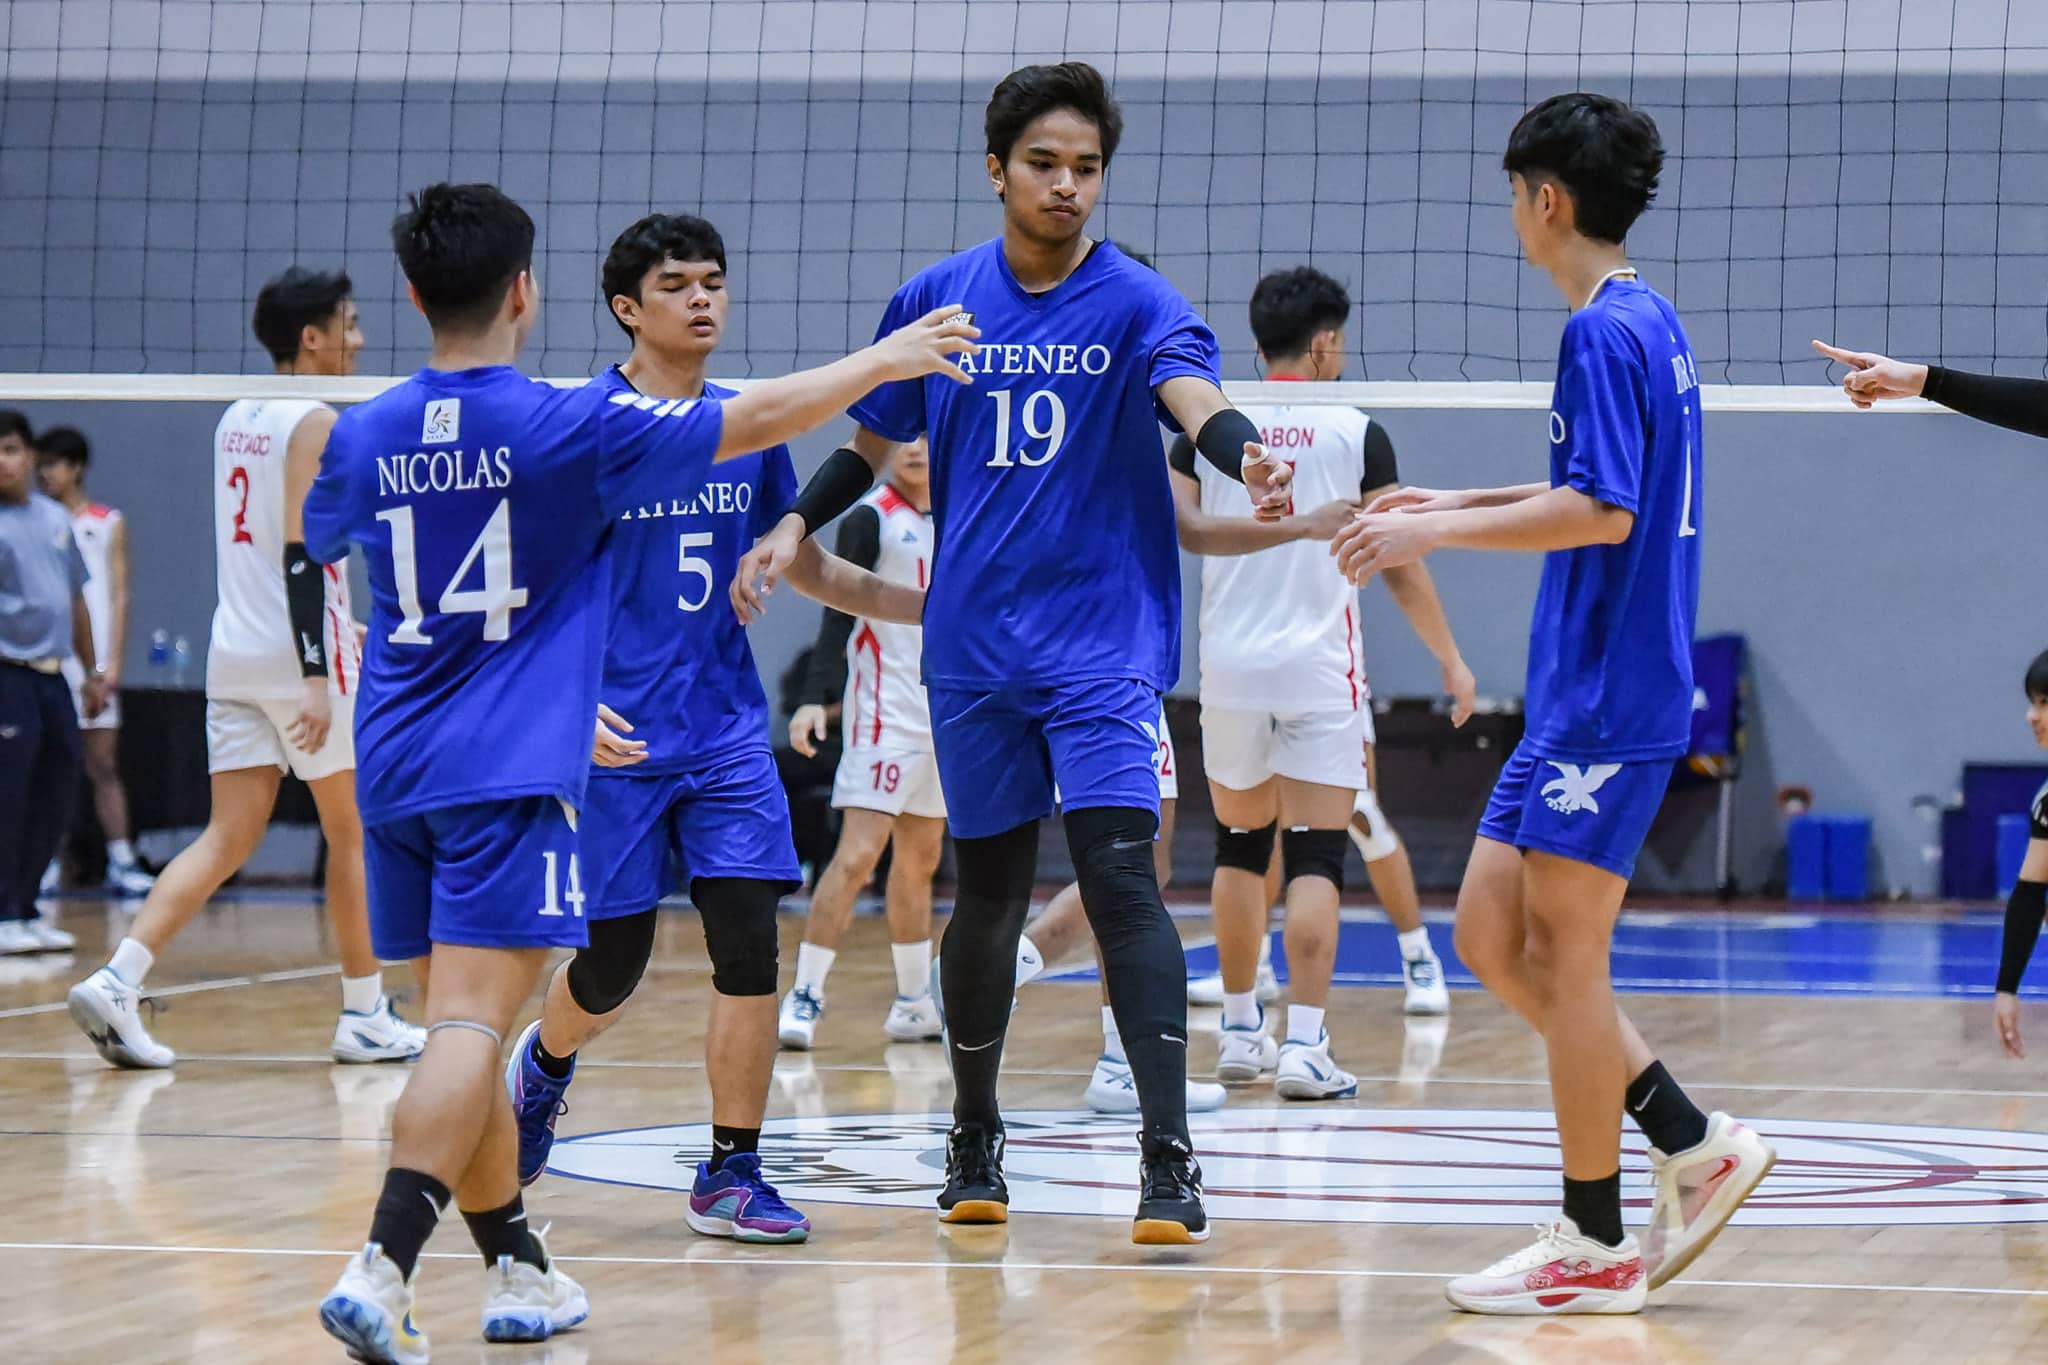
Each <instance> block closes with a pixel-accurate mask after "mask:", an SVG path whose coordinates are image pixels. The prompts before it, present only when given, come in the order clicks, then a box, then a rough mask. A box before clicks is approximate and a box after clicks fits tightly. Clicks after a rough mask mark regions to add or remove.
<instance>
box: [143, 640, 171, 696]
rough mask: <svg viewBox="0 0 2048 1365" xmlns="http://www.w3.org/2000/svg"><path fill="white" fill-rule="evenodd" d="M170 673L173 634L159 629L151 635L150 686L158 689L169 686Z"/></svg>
mask: <svg viewBox="0 0 2048 1365" xmlns="http://www.w3.org/2000/svg"><path fill="white" fill-rule="evenodd" d="M170 671H171V633H170V632H169V631H167V630H163V629H161V628H159V629H157V630H153V631H151V632H150V633H149V670H148V674H147V676H148V678H149V685H150V686H151V687H156V688H162V687H165V686H168V685H169V674H170Z"/></svg>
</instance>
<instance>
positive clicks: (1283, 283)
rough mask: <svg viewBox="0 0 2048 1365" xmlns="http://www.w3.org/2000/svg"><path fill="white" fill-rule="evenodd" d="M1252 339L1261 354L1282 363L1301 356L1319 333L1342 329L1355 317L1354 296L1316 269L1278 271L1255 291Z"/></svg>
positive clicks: (1253, 292)
mask: <svg viewBox="0 0 2048 1365" xmlns="http://www.w3.org/2000/svg"><path fill="white" fill-rule="evenodd" d="M1251 313H1252V340H1254V341H1256V342H1258V343H1259V352H1260V354H1262V355H1265V356H1266V357H1268V358H1269V359H1274V360H1279V359H1283V358H1292V357H1294V356H1298V355H1301V354H1302V353H1303V352H1305V351H1307V350H1308V347H1309V343H1310V342H1311V341H1313V340H1315V335H1316V333H1317V332H1326V331H1329V330H1330V329H1332V328H1335V327H1342V326H1343V325H1344V323H1345V321H1346V320H1347V319H1348V318H1350V316H1351V295H1350V294H1348V293H1347V292H1345V289H1344V286H1343V285H1341V284H1339V283H1337V281H1336V280H1334V279H1332V278H1331V277H1330V276H1328V275H1325V274H1324V273H1323V272H1322V271H1320V270H1317V269H1316V268H1315V267H1314V266H1308V265H1298V266H1295V267H1294V268H1293V269H1292V270H1276V271H1274V272H1273V273H1272V274H1270V275H1267V276H1265V277H1264V278H1263V279H1261V280H1260V281H1259V282H1258V285H1257V286H1256V287H1254V288H1253V290H1252V307H1251Z"/></svg>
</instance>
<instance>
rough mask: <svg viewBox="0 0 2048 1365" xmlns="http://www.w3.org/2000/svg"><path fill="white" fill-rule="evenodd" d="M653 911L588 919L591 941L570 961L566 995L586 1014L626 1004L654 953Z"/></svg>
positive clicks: (608, 1012)
mask: <svg viewBox="0 0 2048 1365" xmlns="http://www.w3.org/2000/svg"><path fill="white" fill-rule="evenodd" d="M654 914H655V912H654V911H653V910H652V909H651V908H650V909H647V910H643V911H641V912H640V913H639V914H637V915H621V916H620V917H618V918H617V919H594V920H592V921H590V942H589V944H588V945H587V946H585V947H582V948H578V949H577V950H576V956H575V957H573V958H571V959H570V960H569V998H570V999H571V1000H574V1001H575V1002H576V1008H578V1009H580V1010H582V1011H583V1012H584V1013H585V1014H610V1013H611V1012H612V1011H613V1010H615V1009H617V1008H618V1007H619V1006H621V1005H623V1004H625V1003H626V1001H627V999H628V998H629V997H630V996H631V995H632V994H633V988H634V987H636V986H638V985H639V984H640V974H641V973H642V972H644V971H646V970H647V959H648V958H649V957H651V956H652V955H653V953H654Z"/></svg>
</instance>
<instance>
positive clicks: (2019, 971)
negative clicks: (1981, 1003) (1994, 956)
mask: <svg viewBox="0 0 2048 1365" xmlns="http://www.w3.org/2000/svg"><path fill="white" fill-rule="evenodd" d="M2044 913H2048V884H2044V883H2042V882H2028V881H2020V882H2014V883H2013V887H2012V895H2011V896H2010V897H2008V898H2007V899H2006V902H2005V939H2004V942H2003V944H2002V945H2001V946H2000V948H1999V951H1998V989H1999V992H2000V994H2003V995H2017V994H2018V993H2019V989H2020V978H2021V977H2023V976H2025V975H2026V974H2027V963H2028V962H2030V961H2032V960H2033V957H2034V944H2035V942H2036V941H2037V940H2038V939H2039V938H2040V937H2041V917H2042V915H2043V914H2044Z"/></svg>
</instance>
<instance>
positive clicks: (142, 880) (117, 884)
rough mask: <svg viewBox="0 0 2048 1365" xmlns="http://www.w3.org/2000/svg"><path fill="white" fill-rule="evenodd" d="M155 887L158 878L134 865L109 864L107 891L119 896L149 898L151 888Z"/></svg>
mask: <svg viewBox="0 0 2048 1365" xmlns="http://www.w3.org/2000/svg"><path fill="white" fill-rule="evenodd" d="M155 885H156V878H155V877H152V876H151V875H150V874H149V873H147V872H144V871H143V870H142V869H141V868H139V867H137V866H136V865H135V864H134V863H108V864H107V890H109V891H111V892H113V893H114V894H115V895H117V896H122V897H134V896H147V895H148V894H149V888H151V887H152V886H155Z"/></svg>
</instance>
